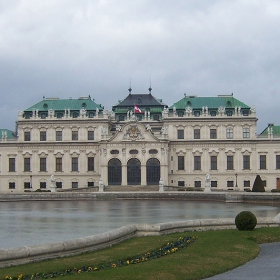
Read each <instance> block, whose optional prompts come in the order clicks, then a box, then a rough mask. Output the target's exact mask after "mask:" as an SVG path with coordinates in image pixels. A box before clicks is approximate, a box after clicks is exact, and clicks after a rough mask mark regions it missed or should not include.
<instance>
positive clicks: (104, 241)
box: [0, 216, 280, 267]
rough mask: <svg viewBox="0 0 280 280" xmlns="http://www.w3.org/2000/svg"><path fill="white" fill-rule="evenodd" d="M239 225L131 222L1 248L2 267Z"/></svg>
mask: <svg viewBox="0 0 280 280" xmlns="http://www.w3.org/2000/svg"><path fill="white" fill-rule="evenodd" d="M279 224H280V220H279V216H276V217H274V218H258V227H278V226H279ZM232 228H236V226H235V223H234V219H203V220H188V221H179V222H169V223H159V224H153V225H149V224H140V225H127V226H123V227H120V228H118V229H115V230H111V231H108V232H105V233H102V234H97V235H93V236H89V237H85V238H79V239H73V240H69V241H62V242H56V243H49V244H43V245H34V246H29V247H27V246H26V247H19V248H11V249H4V250H0V267H6V266H13V265H19V264H25V263H31V262H36V261H41V260H46V259H51V258H58V257H65V256H72V255H76V254H80V253H85V252H90V251H96V250H100V249H103V248H106V247H110V246H112V245H113V244H116V243H119V242H121V241H124V240H127V239H129V238H132V237H138V236H152V235H161V234H167V233H175V232H187V231H194V230H195V231H201V230H213V229H216V230H220V229H232Z"/></svg>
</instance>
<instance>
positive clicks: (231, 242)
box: [0, 228, 280, 280]
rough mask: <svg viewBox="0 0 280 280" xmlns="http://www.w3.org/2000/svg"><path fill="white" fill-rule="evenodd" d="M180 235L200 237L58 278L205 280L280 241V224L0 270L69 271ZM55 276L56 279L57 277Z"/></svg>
mask: <svg viewBox="0 0 280 280" xmlns="http://www.w3.org/2000/svg"><path fill="white" fill-rule="evenodd" d="M180 236H198V239H197V240H195V241H194V242H193V243H192V244H191V245H190V246H189V247H187V248H184V249H182V250H179V251H178V252H176V253H172V254H168V255H166V256H164V257H161V258H157V259H154V260H151V261H147V262H142V263H137V264H130V265H127V266H123V267H117V268H107V269H103V270H99V271H91V272H83V273H80V274H77V273H75V274H73V275H67V276H59V277H56V278H54V279H64V280H65V279H67V280H68V279H69V280H71V279H75V280H78V279H129V280H131V279H151V278H152V279H161V280H165V279H168V280H172V279H176V280H177V279H184V280H187V279H203V278H206V277H210V276H213V275H215V274H219V273H221V272H224V271H227V270H230V269H233V268H235V267H237V266H240V265H242V264H244V263H245V262H247V261H249V260H251V259H253V258H255V257H257V256H258V254H259V252H260V249H259V246H258V244H260V243H267V242H277V241H280V228H262V229H255V230H254V231H238V230H221V231H206V232H186V233H180V234H179V233H178V234H169V235H163V236H149V237H140V238H132V239H130V240H128V241H125V242H122V243H120V244H118V245H115V246H113V247H111V248H107V249H104V250H100V251H96V252H93V253H86V254H82V255H78V256H75V257H69V258H62V259H55V260H48V261H43V262H38V263H33V264H27V265H21V266H16V267H9V268H2V269H0V279H5V277H6V276H7V275H9V276H12V277H18V276H19V275H20V274H23V275H28V274H36V273H43V272H54V271H64V270H66V269H73V268H81V267H83V266H87V267H89V266H90V267H92V268H94V267H95V266H97V265H99V264H101V263H106V264H110V265H111V264H113V263H115V262H116V261H118V260H121V259H127V258H128V257H133V256H135V255H137V254H142V253H146V252H149V251H153V250H154V249H156V248H158V247H161V246H162V245H164V244H165V243H167V242H172V241H174V240H176V239H177V238H179V237H180ZM52 279H53V278H52Z"/></svg>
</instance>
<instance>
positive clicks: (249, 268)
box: [207, 242, 280, 280]
mask: <svg viewBox="0 0 280 280" xmlns="http://www.w3.org/2000/svg"><path fill="white" fill-rule="evenodd" d="M260 248H261V253H260V255H259V256H258V257H257V258H256V259H254V260H252V261H250V262H248V263H246V264H245V265H243V266H240V267H238V268H235V269H233V270H231V271H228V272H226V273H222V274H219V275H216V276H214V277H210V278H207V280H210V279H211V280H279V279H280V242H277V243H267V244H261V245H260Z"/></svg>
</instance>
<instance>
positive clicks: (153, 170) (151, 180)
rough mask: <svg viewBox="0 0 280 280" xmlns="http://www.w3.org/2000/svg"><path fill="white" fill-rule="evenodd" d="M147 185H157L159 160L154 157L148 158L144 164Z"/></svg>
mask: <svg viewBox="0 0 280 280" xmlns="http://www.w3.org/2000/svg"><path fill="white" fill-rule="evenodd" d="M146 174H147V178H146V179H147V185H158V184H159V179H160V162H159V160H158V159H156V158H150V159H149V160H148V161H147V164H146Z"/></svg>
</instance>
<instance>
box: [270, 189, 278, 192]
mask: <svg viewBox="0 0 280 280" xmlns="http://www.w3.org/2000/svg"><path fill="white" fill-rule="evenodd" d="M271 192H273V193H278V192H280V189H272V190H271Z"/></svg>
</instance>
